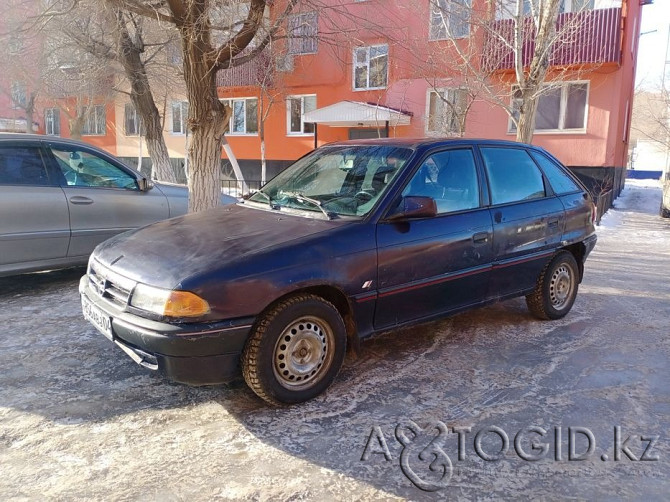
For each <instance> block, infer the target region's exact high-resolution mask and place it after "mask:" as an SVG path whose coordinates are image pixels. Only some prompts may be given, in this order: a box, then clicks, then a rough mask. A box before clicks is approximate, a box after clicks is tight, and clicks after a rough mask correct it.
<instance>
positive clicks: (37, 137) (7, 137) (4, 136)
mask: <svg viewBox="0 0 670 502" xmlns="http://www.w3.org/2000/svg"><path fill="white" fill-rule="evenodd" d="M0 141H52V142H55V143H61V144H68V145H77V146H80V145H83V146H87V147H91V148H96V147H95V146H93V145H89V144H88V143H84V142H83V141H79V140H74V139H68V138H61V137H60V136H46V135H44V134H26V133H18V132H3V133H0Z"/></svg>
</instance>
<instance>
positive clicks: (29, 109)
mask: <svg viewBox="0 0 670 502" xmlns="http://www.w3.org/2000/svg"><path fill="white" fill-rule="evenodd" d="M35 97H36V96H35V93H34V92H32V93H30V97H29V98H28V102H27V103H26V108H25V112H26V133H28V134H32V133H33V132H34V131H33V115H35Z"/></svg>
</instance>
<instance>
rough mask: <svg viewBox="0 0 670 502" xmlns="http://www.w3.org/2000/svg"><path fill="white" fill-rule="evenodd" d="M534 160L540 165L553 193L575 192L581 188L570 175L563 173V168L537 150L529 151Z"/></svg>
mask: <svg viewBox="0 0 670 502" xmlns="http://www.w3.org/2000/svg"><path fill="white" fill-rule="evenodd" d="M530 154H531V155H532V156H533V158H534V159H535V161H536V162H537V163H538V164H539V165H540V168H541V169H542V171H544V175H545V176H546V177H547V179H548V180H549V184H550V185H551V188H553V189H554V193H556V194H558V195H562V194H564V193H570V192H577V191H579V190H581V189H580V188H579V185H577V183H575V182H574V181H573V180H572V179H571V178H570V176H568V175H567V174H565V173H564V172H563V170H562V169H561V168H560V167H558V166H557V165H556V163H554V162H553V161H551V160H550V159H549V158H548V157H547V156H546V155H543V154H541V153H539V152H530Z"/></svg>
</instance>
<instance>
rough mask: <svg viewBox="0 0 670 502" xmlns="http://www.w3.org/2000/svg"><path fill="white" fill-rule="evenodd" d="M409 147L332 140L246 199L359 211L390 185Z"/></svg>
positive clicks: (330, 211) (338, 211) (328, 211)
mask: <svg viewBox="0 0 670 502" xmlns="http://www.w3.org/2000/svg"><path fill="white" fill-rule="evenodd" d="M411 154H412V150H411V149H409V148H399V147H394V146H380V145H339V146H338V145H335V146H326V147H322V148H319V149H318V150H315V151H314V152H312V153H310V154H309V155H307V156H305V157H303V158H302V159H300V160H298V161H297V162H296V163H295V164H293V165H291V166H290V167H288V168H287V169H286V170H285V171H283V172H282V173H281V174H279V175H278V176H277V177H275V178H274V179H273V180H271V181H270V182H269V183H268V184H267V185H265V186H264V187H263V188H262V190H261V191H260V192H256V193H255V194H253V195H252V196H251V197H250V199H249V200H251V201H254V202H258V203H265V204H269V205H270V206H271V207H273V208H279V207H282V208H292V209H300V210H305V211H313V212H317V213H319V212H320V213H324V214H325V215H327V216H328V217H332V216H335V215H339V216H364V215H366V214H367V213H368V212H370V210H371V209H372V208H373V207H374V205H375V203H376V202H377V201H378V200H379V198H380V197H381V196H382V194H384V192H385V191H386V190H387V189H388V187H389V186H390V185H391V182H392V180H393V179H394V178H395V177H396V176H397V174H398V173H399V172H400V170H401V169H402V166H403V165H404V164H405V163H406V162H407V160H408V159H409V157H410V155H411Z"/></svg>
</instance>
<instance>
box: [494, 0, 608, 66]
mask: <svg viewBox="0 0 670 502" xmlns="http://www.w3.org/2000/svg"><path fill="white" fill-rule="evenodd" d="M525 22H526V25H525V26H524V35H525V36H524V40H523V47H522V60H523V65H524V66H527V65H528V64H529V63H530V60H531V58H532V56H533V52H534V49H535V28H534V25H533V22H532V20H531V19H530V18H528V19H526V20H525ZM490 31H491V32H490V33H488V34H487V38H486V42H485V45H484V51H483V54H482V64H483V65H484V67H486V68H487V69H489V70H507V69H512V68H514V51H513V50H512V48H511V47H510V45H512V44H513V41H514V21H513V20H512V19H502V20H497V21H493V23H492V24H491V30H490ZM556 37H557V38H556V41H555V42H554V44H553V47H552V54H551V57H550V60H549V61H550V64H551V65H552V66H573V65H580V64H603V63H620V62H621V8H610V9H596V10H587V11H581V12H567V13H564V14H560V15H559V17H558V22H557V25H556ZM508 44H510V45H508Z"/></svg>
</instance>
